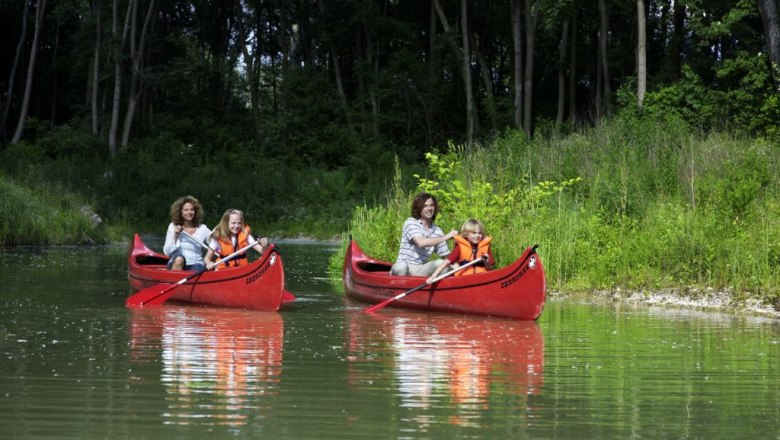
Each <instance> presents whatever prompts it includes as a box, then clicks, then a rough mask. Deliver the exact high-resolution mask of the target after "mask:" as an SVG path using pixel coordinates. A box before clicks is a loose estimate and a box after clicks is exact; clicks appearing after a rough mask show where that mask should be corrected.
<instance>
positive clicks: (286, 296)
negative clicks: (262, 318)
mask: <svg viewBox="0 0 780 440" xmlns="http://www.w3.org/2000/svg"><path fill="white" fill-rule="evenodd" d="M296 299H298V298H296V297H295V295H293V293H292V292H290V291H289V290H285V291H284V292H283V293H282V302H283V303H291V302H293V301H295V300H296Z"/></svg>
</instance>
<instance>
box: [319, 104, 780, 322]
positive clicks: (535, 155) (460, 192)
mask: <svg viewBox="0 0 780 440" xmlns="http://www.w3.org/2000/svg"><path fill="white" fill-rule="evenodd" d="M778 153H780V152H779V151H778V147H777V143H776V142H773V141H771V140H768V139H766V138H762V137H748V136H736V135H730V134H725V133H701V132H697V131H696V130H692V129H691V128H690V127H689V126H688V125H687V124H685V123H684V122H682V121H681V120H678V119H675V118H674V117H672V116H656V117H649V116H641V115H638V114H635V113H622V114H620V115H619V116H618V117H616V118H615V119H614V120H612V121H610V122H608V123H605V124H602V125H601V126H599V127H596V128H594V129H586V130H583V131H581V132H579V133H575V134H572V135H568V136H548V137H547V138H535V139H533V140H530V141H528V140H526V139H525V138H523V137H521V136H518V135H515V136H513V134H512V133H510V134H508V135H506V136H503V137H499V138H497V139H496V140H494V141H493V142H491V143H487V144H483V145H480V146H473V147H471V148H466V147H464V146H455V145H450V147H449V148H448V149H447V150H446V151H444V152H433V153H429V154H428V155H427V161H428V168H429V169H428V172H427V173H425V174H424V175H419V174H418V175H415V178H416V179H417V186H416V188H414V189H413V190H411V191H409V190H407V189H406V188H405V187H404V186H403V185H401V184H400V182H402V181H403V176H401V169H400V168H399V167H396V180H395V182H396V183H395V185H394V186H393V188H392V189H391V190H390V194H389V195H388V198H387V200H388V201H387V202H386V203H385V204H384V205H380V206H369V205H363V206H359V207H357V208H356V210H355V211H354V213H353V215H352V218H351V220H350V226H349V231H350V232H349V233H350V234H351V235H352V236H353V237H354V238H355V239H356V240H357V241H358V242H359V243H360V244H361V247H363V249H364V250H365V251H366V252H367V253H368V254H369V255H372V256H374V257H376V258H379V259H383V260H387V261H393V260H394V259H395V253H396V252H397V245H398V243H397V239H398V238H397V236H398V234H399V228H400V226H399V225H401V224H402V223H403V220H404V219H405V218H406V217H407V216H408V215H409V212H408V210H409V208H408V204H409V200H411V198H412V196H413V194H414V193H416V192H417V191H428V192H431V193H432V194H434V195H435V196H437V198H438V199H439V202H440V205H441V206H442V208H443V212H442V213H441V214H440V216H439V218H437V223H438V224H439V225H440V226H441V227H442V228H443V229H444V230H447V229H449V228H455V229H457V228H458V227H459V225H460V223H461V222H462V221H464V220H465V219H468V218H471V217H475V218H479V219H480V220H482V221H483V223H485V225H486V228H487V234H488V235H492V236H493V242H492V243H493V246H494V249H495V252H496V257H497V265H498V266H503V265H506V264H508V263H509V262H510V261H511V260H512V259H513V258H515V257H516V256H517V255H519V254H520V252H522V249H524V248H525V247H526V246H530V245H533V244H535V243H538V244H540V245H541V246H540V249H539V253H540V255H541V257H542V261H543V262H544V264H545V271H546V274H547V281H548V289H549V291H551V292H570V293H567V294H566V295H564V296H567V297H569V296H570V297H581V296H583V295H585V296H590V297H592V298H594V299H596V298H599V297H600V298H603V299H607V300H619V301H624V302H642V303H647V304H662V303H664V304H670V305H674V304H677V305H681V306H683V305H684V306H689V307H693V308H708V309H722V310H733V311H735V310H744V311H750V312H751V313H752V312H755V313H761V314H768V315H771V316H776V313H775V312H776V311H777V309H778V305H779V302H778V299H779V298H780V297H779V296H778V294H779V291H780V289H779V287H780V283H778V273H779V270H780V219H779V218H778V217H777V215H776V213H777V212H778V207H780V197H779V195H780V193H779V192H778V182H777V179H776V178H775V176H776V175H777V170H778ZM343 252H344V249H342V252H341V253H340V254H339V255H337V256H334V257H333V259H332V260H331V264H330V268H331V271H332V272H334V273H337V271H338V268H339V267H340V265H341V259H342V258H343Z"/></svg>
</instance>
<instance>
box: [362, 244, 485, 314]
mask: <svg viewBox="0 0 780 440" xmlns="http://www.w3.org/2000/svg"><path fill="white" fill-rule="evenodd" d="M486 258H487V256H483V257H482V258H477V259H476V260H474V261H469V262H468V263H466V264H464V265H462V266H460V267H458V268H457V269H452V270H451V271H449V272H447V273H444V274H441V275H439V276H438V277H436V278H434V279H432V280H431V282H430V283H429V282H427V281H426V282H425V283H424V284H420V285H419V286H417V287H415V288H414V289H411V290H407V291H406V292H404V293H400V294H398V295H396V296H393V297H391V298H388V299H386V300H384V301H382V302H381V303H379V304H374V305H373V306H371V307H368V308H367V309H365V310H363V313H374V312H376V311H377V310H379V309H382V308H384V307H385V306H386V305H388V304H390V303H391V302H394V301H396V300H399V299H401V298H403V297H405V296H406V295H409V294H410V293H414V292H416V291H418V290H420V289H422V288H423V287H425V286H428V285H430V284H433V283H435V282H437V281H439V280H442V279H444V278H447V277H448V276H450V275H452V274H454V273H457V272H460V271H461V270H463V269H465V268H467V267H469V266H473V265H475V264H477V263H481V262H482V261H484V260H485V259H486Z"/></svg>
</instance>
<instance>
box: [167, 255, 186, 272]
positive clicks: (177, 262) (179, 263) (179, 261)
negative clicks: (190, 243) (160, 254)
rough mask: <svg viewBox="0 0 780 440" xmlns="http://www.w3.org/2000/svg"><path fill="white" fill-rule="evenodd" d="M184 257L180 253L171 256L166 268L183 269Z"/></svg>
mask: <svg viewBox="0 0 780 440" xmlns="http://www.w3.org/2000/svg"><path fill="white" fill-rule="evenodd" d="M184 263H185V260H184V257H183V256H181V255H176V256H174V257H173V258H171V261H170V262H169V263H168V269H171V270H184Z"/></svg>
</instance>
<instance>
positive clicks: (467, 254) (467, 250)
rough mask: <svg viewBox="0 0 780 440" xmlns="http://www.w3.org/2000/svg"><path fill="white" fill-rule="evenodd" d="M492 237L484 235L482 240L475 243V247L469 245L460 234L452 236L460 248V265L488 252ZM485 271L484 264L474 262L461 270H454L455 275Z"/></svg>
mask: <svg viewBox="0 0 780 440" xmlns="http://www.w3.org/2000/svg"><path fill="white" fill-rule="evenodd" d="M492 239H493V237H485V238H483V239H482V241H480V242H479V244H477V247H474V246H472V245H471V243H470V242H469V241H468V240H466V239H465V238H463V237H462V236H460V235H456V236H455V237H454V240H455V243H457V244H458V247H459V248H460V261H458V263H460V265H461V266H462V265H464V264H466V263H469V262H471V261H474V260H476V259H478V258H482V256H483V255H486V254H488V253H489V252H490V241H491V240H492ZM482 272H487V269H485V265H484V264H483V265H480V264H475V265H473V266H469V267H467V268H465V269H463V270H461V271H458V272H455V276H460V275H471V274H475V273H482Z"/></svg>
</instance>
